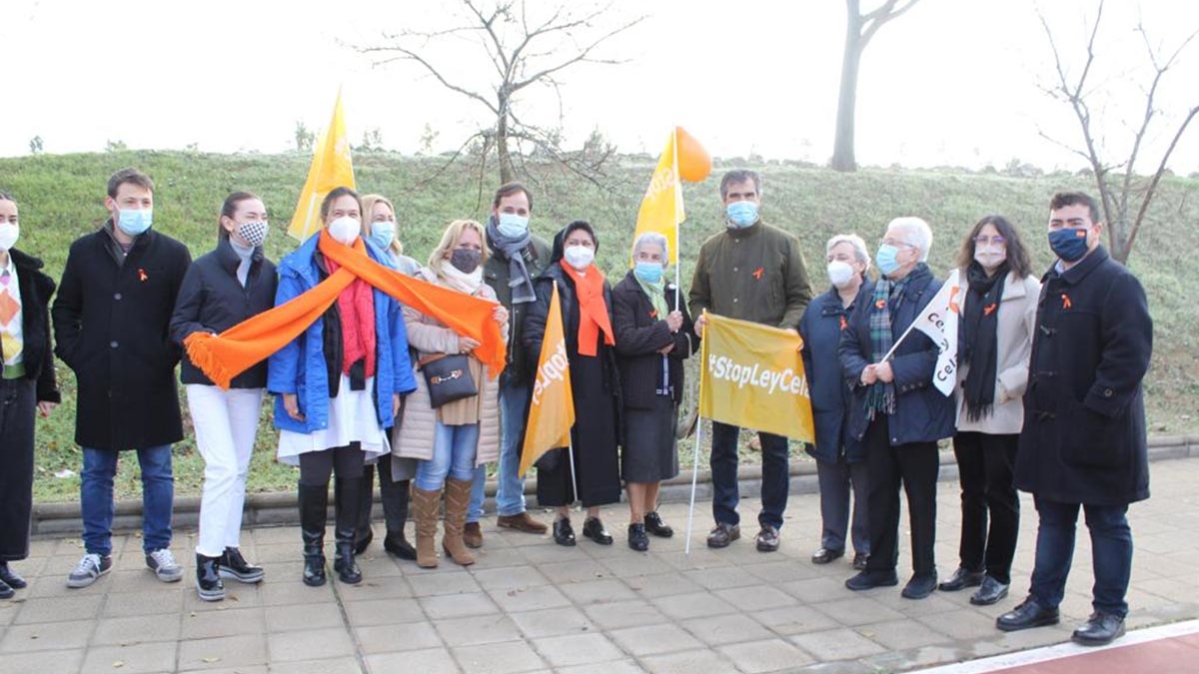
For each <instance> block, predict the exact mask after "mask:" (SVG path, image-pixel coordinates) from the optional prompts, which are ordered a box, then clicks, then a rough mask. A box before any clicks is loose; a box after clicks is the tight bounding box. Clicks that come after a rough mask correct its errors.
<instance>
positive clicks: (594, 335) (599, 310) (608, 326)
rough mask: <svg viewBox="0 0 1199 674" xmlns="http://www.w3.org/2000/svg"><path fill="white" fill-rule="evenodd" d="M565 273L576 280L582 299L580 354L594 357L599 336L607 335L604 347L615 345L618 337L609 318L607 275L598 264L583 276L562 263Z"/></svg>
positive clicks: (580, 303)
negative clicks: (605, 283) (601, 333)
mask: <svg viewBox="0 0 1199 674" xmlns="http://www.w3.org/2000/svg"><path fill="white" fill-rule="evenodd" d="M560 264H561V265H562V270H563V271H565V272H566V275H567V276H569V277H570V278H572V279H574V282H575V296H576V297H578V298H579V355H581V356H594V355H596V353H597V349H596V342H597V341H599V333H600V332H601V331H602V332H603V333H604V344H607V345H608V346H614V345H615V344H616V338H615V337H614V333H613V332H612V321H611V319H609V317H608V305H606V304H604V273H603V272H601V271H600V270H599V268H598V267H596V266H595V265H591V266H590V267H588V268H587V275H586V276H583V275H581V274H579V272H577V271H575V268H574V267H572V266H570V265H569V264H567V263H566V260H562V261H561V263H560Z"/></svg>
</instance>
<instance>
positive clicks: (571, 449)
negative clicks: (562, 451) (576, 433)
mask: <svg viewBox="0 0 1199 674" xmlns="http://www.w3.org/2000/svg"><path fill="white" fill-rule="evenodd" d="M566 455H567V456H569V457H570V482H571V484H572V485H573V486H574V490H575V500H576V501H578V502H579V505H582V504H583V498H582V497H581V496H579V474H578V473H577V472H575V445H574V441H571V442H569V443H567V445H566Z"/></svg>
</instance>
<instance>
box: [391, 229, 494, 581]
mask: <svg viewBox="0 0 1199 674" xmlns="http://www.w3.org/2000/svg"><path fill="white" fill-rule="evenodd" d="M486 255H487V240H486V234H484V230H483V226H482V225H480V224H479V223H477V222H475V221H473V220H455V221H454V222H452V223H450V226H449V227H447V228H446V230H445V233H444V234H443V235H442V237H441V243H440V244H438V246H437V248H436V249H435V250H434V251H433V253H432V255H430V256H429V266H428V267H427V268H424V269H421V270H420V271H419V272H418V273H417V275H416V276H417V278H419V279H421V280H424V281H428V282H430V283H436V284H438V285H442V286H445V287H447V288H451V289H453V290H457V291H458V292H462V293H466V294H468V295H471V296H473V297H478V298H481V299H486V300H491V301H493V302H494V301H495V299H496V297H495V291H493V290H492V289H491V287H490V286H488V285H487V284H486V283H484V282H483V262H484V260H485V258H486ZM495 320H496V322H498V323H499V324H500V326H501V331H502V332H503V333H504V334H505V335H507V333H508V311H507V310H506V309H504V307H503V306H501V305H499V304H497V305H496V307H495ZM404 322H405V325H406V326H407V328H408V343H409V345H411V346H412V347H413V348H415V349H416V350H417V352H418V354H417V357H418V359H419V360H420V361H421V362H426V361H427V360H428V359H429V358H430V357H435V356H439V355H445V354H457V353H465V354H469V353H471V352H472V351H473V350H474V349H475V348H477V347H478V346H479V343H478V342H476V341H475V340H473V339H471V338H469V337H464V336H461V335H458V334H456V333H454V332H453V331H452V330H450V329H449V328H447V327H446V326H444V325H443V324H441V323H440V322H438V321H437V320H436V319H434V318H432V317H430V316H426V315H424V314H421V313H420V312H418V311H415V310H413V309H411V308H409V307H405V308H404ZM505 338H506V337H505ZM468 362H469V369H470V376H471V377H472V378H473V380H474V382H475V385H476V387H477V389H478V394H477V395H474V396H471V397H468V398H462V399H460V400H455V401H452V402H449V403H446V404H444V405H442V406H441V407H438V408H436V409H434V408H433V407H432V404H431V402H430V399H429V389H428V382H427V381H426V378H425V376H424V375H423V373H421V374H418V375H417V377H416V382H417V387H416V391H415V392H414V393H412V394H411V395H409V396H408V398H407V400H406V401H405V404H404V416H403V421H402V424H396V432H395V436H396V437H395V438H394V440H393V444H392V447H393V449H392V452H393V454H395V455H396V456H399V457H403V458H414V459H418V460H419V461H418V462H417V470H416V479H415V480H414V483H413V485H412V506H413V510H414V512H415V515H416V563H417V565H418V566H421V567H423V568H433V567H435V566H437V552H436V548H435V547H434V545H433V537H434V536H435V535H436V534H437V514H438V511H439V510H440V507H441V496H442V490H443V489H444V491H445V536H444V537H443V538H442V547H443V548H444V549H445V552H446V554H447V555H449V556H450V558H452V559H453V560H454V561H455V562H456V563H458V564H461V565H463V566H466V565H469V564H473V563H474V561H475V560H474V557H472V556H471V554H470V552H469V551H468V550H467V548H466V545H465V543H464V542H463V540H462V530H463V527H464V526H465V523H466V509H467V506H468V505H469V504H470V490H471V485H472V484H473V480H474V473H475V467H476V466H479V465H483V464H484V463H488V462H490V461H495V460H496V459H497V457H498V456H499V404H498V397H497V393H496V389H495V382H494V381H492V379H491V377H490V376H488V372H487V368H486V366H484V365H483V364H482V363H481V362H480V361H479V360H478V359H477V358H474V357H473V356H472V357H471V358H470V359H469V360H468Z"/></svg>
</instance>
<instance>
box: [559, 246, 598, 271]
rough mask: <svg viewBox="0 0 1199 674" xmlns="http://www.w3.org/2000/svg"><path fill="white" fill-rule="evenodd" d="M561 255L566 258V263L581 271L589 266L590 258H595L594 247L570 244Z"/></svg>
mask: <svg viewBox="0 0 1199 674" xmlns="http://www.w3.org/2000/svg"><path fill="white" fill-rule="evenodd" d="M562 257H564V258H566V264H568V265H570V266H572V267H574V268H575V269H576V270H578V271H583V270H584V269H586V268H587V267H590V266H591V262H592V260H594V259H595V249H593V248H588V247H587V246H570V247H568V248H567V249H566V250H564V251H563V252H562Z"/></svg>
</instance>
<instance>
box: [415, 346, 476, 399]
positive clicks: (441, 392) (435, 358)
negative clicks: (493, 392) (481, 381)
mask: <svg viewBox="0 0 1199 674" xmlns="http://www.w3.org/2000/svg"><path fill="white" fill-rule="evenodd" d="M469 359H470V356H468V355H466V354H464V353H455V354H446V353H439V354H435V355H432V356H428V357H426V358H423V359H421V361H420V363H419V365H420V370H421V372H423V373H424V375H425V383H426V384H427V385H428V388H429V403H430V404H431V405H432V406H433V409H437V408H438V407H441V406H442V405H444V404H446V403H452V402H454V401H455V400H462V399H463V398H469V397H471V396H477V395H479V387H478V386H477V385H476V384H475V378H474V377H473V376H472V375H471V373H470V360H469Z"/></svg>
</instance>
